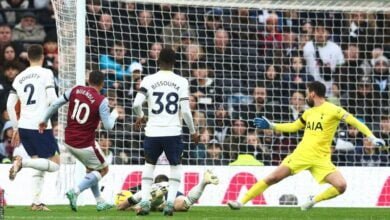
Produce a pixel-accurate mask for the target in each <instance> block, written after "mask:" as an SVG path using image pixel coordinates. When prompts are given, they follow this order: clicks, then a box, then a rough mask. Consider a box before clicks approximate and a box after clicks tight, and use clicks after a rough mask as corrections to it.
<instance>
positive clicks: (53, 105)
mask: <svg viewBox="0 0 390 220" xmlns="http://www.w3.org/2000/svg"><path fill="white" fill-rule="evenodd" d="M70 92H71V90H68V91H66V92H65V93H64V94H63V95H62V96H60V97H59V98H57V99H56V100H55V101H54V102H52V103H51V105H50V106H49V108H48V109H47V110H46V112H45V114H44V115H43V119H42V120H41V122H45V123H46V122H47V121H49V119H50V118H51V116H53V114H54V113H56V112H57V111H58V109H59V108H61V106H63V105H64V104H65V103H67V102H68V101H69V96H70Z"/></svg>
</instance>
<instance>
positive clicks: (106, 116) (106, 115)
mask: <svg viewBox="0 0 390 220" xmlns="http://www.w3.org/2000/svg"><path fill="white" fill-rule="evenodd" d="M99 115H100V119H101V120H102V122H103V127H104V128H105V129H107V130H111V129H113V128H114V125H115V121H116V119H117V118H118V111H117V110H116V109H114V110H112V112H111V113H110V107H109V106H108V100H107V99H104V100H103V101H102V103H101V104H100V106H99Z"/></svg>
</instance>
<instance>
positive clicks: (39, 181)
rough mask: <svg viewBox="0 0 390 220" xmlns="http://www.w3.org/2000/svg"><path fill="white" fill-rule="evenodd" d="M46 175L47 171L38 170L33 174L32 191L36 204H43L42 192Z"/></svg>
mask: <svg viewBox="0 0 390 220" xmlns="http://www.w3.org/2000/svg"><path fill="white" fill-rule="evenodd" d="M44 177H45V172H44V171H40V170H36V171H35V172H34V174H33V176H32V193H33V203H34V204H36V205H39V204H41V203H42V202H41V192H42V188H43V182H44V179H43V178H44Z"/></svg>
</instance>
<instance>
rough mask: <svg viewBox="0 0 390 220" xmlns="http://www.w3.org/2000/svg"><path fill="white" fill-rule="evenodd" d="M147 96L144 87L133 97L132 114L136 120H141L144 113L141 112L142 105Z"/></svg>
mask: <svg viewBox="0 0 390 220" xmlns="http://www.w3.org/2000/svg"><path fill="white" fill-rule="evenodd" d="M146 96H147V90H146V89H145V88H144V87H141V88H140V90H139V91H138V92H137V95H136V96H135V99H134V103H133V112H134V114H135V115H136V116H137V118H143V117H144V112H143V111H142V104H143V103H144V101H145V99H146Z"/></svg>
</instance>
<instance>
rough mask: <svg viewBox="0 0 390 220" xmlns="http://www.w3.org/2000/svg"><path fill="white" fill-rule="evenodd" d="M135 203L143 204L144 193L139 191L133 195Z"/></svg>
mask: <svg viewBox="0 0 390 220" xmlns="http://www.w3.org/2000/svg"><path fill="white" fill-rule="evenodd" d="M133 199H134V201H137V202H141V199H142V191H138V192H136V193H135V194H134V195H133Z"/></svg>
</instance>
